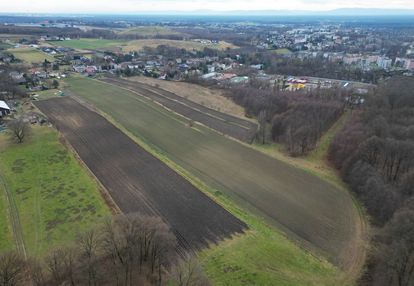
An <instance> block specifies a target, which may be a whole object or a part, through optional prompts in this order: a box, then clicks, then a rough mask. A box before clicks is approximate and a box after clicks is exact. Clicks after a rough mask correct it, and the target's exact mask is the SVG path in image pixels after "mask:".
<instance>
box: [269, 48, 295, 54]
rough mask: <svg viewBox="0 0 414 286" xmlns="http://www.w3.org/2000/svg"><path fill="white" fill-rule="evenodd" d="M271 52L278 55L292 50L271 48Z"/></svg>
mask: <svg viewBox="0 0 414 286" xmlns="http://www.w3.org/2000/svg"><path fill="white" fill-rule="evenodd" d="M271 52H272V53H275V54H278V55H286V54H291V53H292V52H291V51H290V50H288V49H285V48H283V49H276V50H271Z"/></svg>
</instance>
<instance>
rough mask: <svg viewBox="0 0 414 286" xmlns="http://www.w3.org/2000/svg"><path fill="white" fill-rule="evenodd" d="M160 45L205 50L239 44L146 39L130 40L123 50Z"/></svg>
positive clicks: (221, 48)
mask: <svg viewBox="0 0 414 286" xmlns="http://www.w3.org/2000/svg"><path fill="white" fill-rule="evenodd" d="M160 45H164V46H170V47H175V48H178V49H185V50H197V51H202V50H204V48H210V49H216V50H225V49H227V48H229V49H234V48H237V46H235V45H233V44H230V43H227V42H225V41H220V42H219V43H218V44H203V43H200V42H195V41H179V40H164V39H144V40H135V41H130V42H128V43H127V44H126V45H125V46H123V47H122V50H123V51H124V52H131V51H140V50H142V49H143V48H144V47H150V48H156V47H158V46H160Z"/></svg>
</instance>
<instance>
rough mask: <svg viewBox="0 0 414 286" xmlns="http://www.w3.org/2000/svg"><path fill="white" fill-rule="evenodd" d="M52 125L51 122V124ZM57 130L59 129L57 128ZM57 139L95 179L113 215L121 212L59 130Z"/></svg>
mask: <svg viewBox="0 0 414 286" xmlns="http://www.w3.org/2000/svg"><path fill="white" fill-rule="evenodd" d="M32 106H33V107H34V108H36V111H38V112H39V113H41V114H43V115H44V116H45V117H47V116H46V115H45V114H44V113H43V112H42V111H41V110H40V109H38V108H37V107H36V106H35V105H34V104H32ZM52 126H53V124H52ZM54 129H56V130H57V128H56V127H55V126H54ZM57 131H58V132H59V130H57ZM59 141H60V143H61V144H62V145H63V146H64V147H65V148H67V149H68V150H69V151H70V152H72V154H73V155H74V156H75V159H76V161H77V162H78V163H79V164H80V165H81V166H82V167H83V168H85V170H86V171H87V173H88V175H89V176H90V178H91V179H92V180H93V181H95V182H96V183H97V184H98V186H99V192H100V194H101V196H102V198H103V199H104V201H105V203H106V205H107V206H108V207H109V209H110V210H111V212H112V214H113V215H116V214H121V213H122V211H121V210H120V209H119V207H118V205H117V204H116V203H115V201H114V200H113V199H112V197H111V195H110V194H109V192H108V190H107V189H106V188H105V187H104V186H103V185H102V183H101V182H100V181H99V180H98V178H97V177H96V176H95V175H94V174H93V173H92V171H91V170H90V169H89V167H88V166H87V165H86V164H85V162H83V160H82V159H81V158H80V156H79V154H78V152H76V150H75V149H74V148H73V147H72V145H71V144H70V143H69V141H67V140H66V139H65V137H64V136H63V135H62V134H61V133H60V132H59Z"/></svg>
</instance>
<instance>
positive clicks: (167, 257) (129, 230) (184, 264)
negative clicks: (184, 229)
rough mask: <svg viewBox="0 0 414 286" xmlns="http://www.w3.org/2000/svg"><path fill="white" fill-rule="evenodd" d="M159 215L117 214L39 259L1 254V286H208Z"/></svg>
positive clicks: (200, 271)
mask: <svg viewBox="0 0 414 286" xmlns="http://www.w3.org/2000/svg"><path fill="white" fill-rule="evenodd" d="M178 249H179V248H178V245H177V240H176V238H175V236H174V235H173V234H172V232H171V231H170V229H169V228H168V226H167V225H166V224H165V223H164V222H163V221H162V220H161V219H160V218H158V217H150V216H143V215H137V214H130V215H118V216H115V217H113V218H110V219H108V220H107V221H105V223H103V224H102V225H101V226H99V227H97V228H92V229H88V230H86V231H85V232H83V233H81V234H80V235H78V237H77V239H76V242H75V243H74V244H73V245H72V246H66V247H59V248H56V249H53V250H51V251H50V253H48V254H47V255H46V256H45V257H44V258H43V259H38V258H29V259H24V258H23V257H21V256H19V255H18V254H17V253H16V252H5V253H2V254H0V285H1V286H14V285H33V286H45V285H46V286H47V285H71V286H75V285H88V286H91V285H117V286H118V285H124V286H129V285H167V284H168V285H177V286H191V285H193V286H196V285H200V286H202V285H209V284H208V280H207V279H206V277H205V276H204V274H203V271H202V268H201V266H200V265H199V264H198V263H197V261H196V260H195V259H194V258H193V257H191V256H190V255H189V254H188V253H185V252H183V251H177V250H178Z"/></svg>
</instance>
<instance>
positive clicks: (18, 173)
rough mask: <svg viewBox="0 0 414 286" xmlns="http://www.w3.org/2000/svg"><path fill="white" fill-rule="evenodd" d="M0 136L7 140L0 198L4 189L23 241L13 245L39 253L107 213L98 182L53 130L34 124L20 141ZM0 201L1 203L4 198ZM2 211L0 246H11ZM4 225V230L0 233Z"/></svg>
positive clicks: (0, 160) (0, 164)
mask: <svg viewBox="0 0 414 286" xmlns="http://www.w3.org/2000/svg"><path fill="white" fill-rule="evenodd" d="M0 137H1V140H3V141H5V142H6V143H7V144H4V145H2V146H1V149H0V174H1V178H2V180H3V181H4V184H1V185H0V191H1V198H3V197H4V195H5V193H6V190H5V188H7V190H8V191H10V195H11V199H12V201H14V204H15V207H16V209H17V211H15V212H17V213H13V214H12V217H17V218H18V221H17V224H19V227H20V228H21V229H20V231H21V233H20V234H21V235H22V240H23V244H24V245H23V246H21V245H18V247H20V248H21V247H23V248H24V249H25V253H27V255H31V256H42V255H43V254H46V253H47V252H48V251H49V250H50V249H51V248H53V247H55V246H56V247H57V246H59V245H62V244H66V243H71V242H72V241H73V240H74V239H75V237H76V235H77V233H78V232H81V231H83V230H85V229H86V228H88V227H90V226H92V225H95V224H96V223H97V222H99V220H101V219H103V218H104V217H106V216H109V215H110V214H111V212H110V210H109V208H108V207H107V205H106V204H105V202H104V200H103V199H102V197H101V194H100V192H99V187H98V185H97V183H96V182H95V181H94V180H93V179H92V178H91V177H90V175H89V174H88V173H87V171H86V170H85V169H83V168H82V166H81V165H80V164H79V163H78V161H77V160H76V159H75V157H74V156H73V155H72V153H71V152H70V151H68V149H67V148H65V147H64V146H63V145H62V144H61V143H60V141H59V135H58V132H56V131H54V130H53V129H51V128H49V127H39V126H34V127H33V128H32V134H31V136H30V137H29V138H28V139H27V140H26V142H24V143H22V144H14V143H11V142H8V140H7V139H6V134H1V135H0ZM0 204H2V205H5V204H4V200H2V201H0ZM6 205H7V204H6ZM7 209H9V208H6V210H7ZM6 210H5V209H3V208H2V209H1V212H0V215H1V216H0V222H1V223H2V224H1V227H2V232H1V234H0V236H1V237H2V238H5V239H6V241H2V242H1V243H0V247H1V248H3V249H10V247H11V246H12V245H15V243H14V242H13V241H10V239H11V238H12V235H11V229H12V227H11V223H12V222H11V221H10V219H7V224H3V223H4V221H6V220H4V213H3V211H6ZM7 213H8V214H7V217H8V218H9V217H10V216H9V212H8V211H7ZM6 228H7V229H9V232H8V233H7V232H3V229H6Z"/></svg>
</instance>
